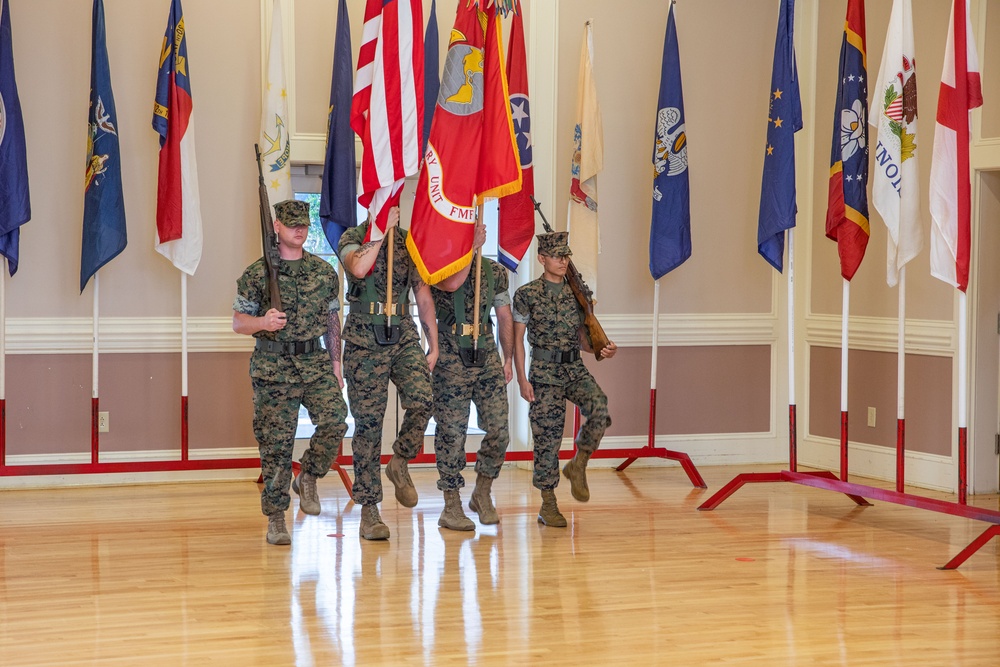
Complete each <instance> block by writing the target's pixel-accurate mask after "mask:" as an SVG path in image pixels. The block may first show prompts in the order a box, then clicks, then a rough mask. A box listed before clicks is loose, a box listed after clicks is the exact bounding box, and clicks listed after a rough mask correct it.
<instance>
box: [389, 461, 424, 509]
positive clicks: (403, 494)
mask: <svg viewBox="0 0 1000 667" xmlns="http://www.w3.org/2000/svg"><path fill="white" fill-rule="evenodd" d="M385 476H386V477H388V478H389V481H390V482H392V485H393V486H395V487H396V500H397V501H398V502H399V504H400V505H402V506H403V507H415V506H416V504H417V489H416V488H415V487H414V486H413V480H411V479H410V472H409V470H407V468H406V459H404V458H403V457H402V456H400V455H399V454H393V455H392V458H391V459H389V463H388V464H387V465H386V466H385Z"/></svg>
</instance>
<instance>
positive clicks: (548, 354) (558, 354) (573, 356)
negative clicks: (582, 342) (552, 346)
mask: <svg viewBox="0 0 1000 667" xmlns="http://www.w3.org/2000/svg"><path fill="white" fill-rule="evenodd" d="M531 358H532V359H538V360H539V361H553V362H555V363H557V364H568V363H570V362H571V361H576V360H577V359H579V358H580V350H541V349H539V348H537V347H535V348H532V350H531Z"/></svg>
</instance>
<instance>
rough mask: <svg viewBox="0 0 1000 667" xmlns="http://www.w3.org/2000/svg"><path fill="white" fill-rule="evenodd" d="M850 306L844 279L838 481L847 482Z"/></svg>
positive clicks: (848, 288) (849, 294) (849, 296)
mask: <svg viewBox="0 0 1000 667" xmlns="http://www.w3.org/2000/svg"><path fill="white" fill-rule="evenodd" d="M850 304H851V281H850V280H848V279H847V278H844V306H843V314H842V316H841V331H840V479H841V481H843V482H846V481H847V324H848V315H849V314H850V312H851V310H850Z"/></svg>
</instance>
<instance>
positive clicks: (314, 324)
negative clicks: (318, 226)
mask: <svg viewBox="0 0 1000 667" xmlns="http://www.w3.org/2000/svg"><path fill="white" fill-rule="evenodd" d="M274 209H275V214H276V219H275V221H274V226H275V234H276V236H277V241H278V244H279V245H278V252H279V254H280V256H281V259H280V260H279V263H278V267H277V269H278V291H279V293H280V295H281V310H280V311H278V310H275V309H274V308H271V307H270V292H269V289H268V283H267V275H266V272H267V269H266V266H265V263H264V259H263V258H261V259H259V260H257V261H256V262H254V263H253V264H251V265H250V266H249V267H247V269H246V270H245V271H244V272H243V275H242V276H240V279H239V280H238V281H237V284H236V292H237V295H236V300H235V301H234V303H233V329H234V331H236V332H237V333H243V334H248V335H252V336H254V337H255V338H256V339H257V342H256V345H255V347H254V351H253V353H252V354H251V356H250V378H251V383H252V385H253V396H254V399H253V400H254V421H253V426H254V435H255V436H256V437H257V444H258V447H259V450H260V464H261V474H262V477H263V480H264V489H263V491H262V492H261V497H260V504H261V511H262V512H263V513H264V514H265V515H266V516H268V519H269V523H268V534H267V541H268V542H269V543H271V544H288V543H290V541H291V540H290V537H289V535H288V531H287V529H286V528H285V525H284V512H285V510H287V509H288V506H289V504H290V502H291V498H290V496H289V493H288V488H289V485H290V484H291V485H292V486H293V488H294V489H295V490H296V492H298V493H299V494H300V496H301V500H300V508H301V509H302V510H303V511H304V512H306V513H307V514H319V513H320V504H319V496H318V494H317V492H316V479H317V478H321V477H323V476H324V475H326V473H327V472H328V471H329V470H330V465H331V464H332V462H333V460H334V458H335V457H336V455H337V452H338V449H339V447H340V443H341V440H342V438H343V437H344V433H345V432H346V431H347V424H346V419H347V405H346V404H345V403H344V397H343V395H342V393H341V390H340V386H341V384H342V380H341V379H340V374H341V371H340V318H339V312H338V311H339V310H340V298H339V291H340V284H339V280H338V279H337V273H336V271H335V270H334V269H333V267H332V266H330V264H328V263H327V262H325V261H323V260H322V259H320V258H318V257H315V256H313V255H311V254H310V253H308V252H305V251H304V250H302V244H303V243H304V242H305V239H306V237H307V235H308V230H309V204H308V203H306V202H300V201H294V200H289V201H284V202H279V203H278V204H276V205H275V207H274ZM324 346H325V348H326V349H324ZM300 404H301V405H303V406H305V408H306V410H308V411H309V416H310V418H311V419H312V422H313V424H315V426H316V431H315V433H313V436H312V438H311V439H310V440H309V448H308V449H307V450H306V451H305V452H304V453H303V454H302V459H301V474H300V475H299V478H298V479H296V480H295V481H294V482H293V480H292V447H293V445H294V442H295V430H296V427H297V426H298V413H299V405H300Z"/></svg>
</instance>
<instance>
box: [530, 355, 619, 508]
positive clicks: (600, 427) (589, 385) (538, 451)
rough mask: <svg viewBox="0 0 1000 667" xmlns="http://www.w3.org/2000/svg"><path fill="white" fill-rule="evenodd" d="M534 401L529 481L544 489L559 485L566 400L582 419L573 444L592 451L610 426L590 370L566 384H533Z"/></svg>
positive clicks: (605, 399) (605, 400) (605, 405)
mask: <svg viewBox="0 0 1000 667" xmlns="http://www.w3.org/2000/svg"><path fill="white" fill-rule="evenodd" d="M532 388H533V389H534V390H535V401H534V403H532V404H531V407H530V408H529V409H528V417H529V419H530V420H531V434H532V436H533V437H534V439H535V454H534V460H535V472H534V475H533V476H532V484H533V485H534V487H535V488H536V489H541V490H543V491H546V490H550V489H554V488H556V487H557V486H559V445H560V443H561V442H562V435H563V429H564V428H565V426H566V401H570V402H571V403H574V404H576V405H577V406H578V407H579V408H580V414H581V415H583V418H584V422H583V425H582V426H581V427H580V431H579V433H577V434H576V446H577V448H578V449H579V450H580V451H581V452H583V453H585V454H593V453H594V452H595V451H597V446H598V445H600V444H601V438H603V437H604V431H605V430H606V429H607V428H608V427H609V426H611V417H610V416H609V415H608V397H607V395H606V394H605V393H604V391H602V390H601V388H600V386H598V384H597V380H595V379H594V376H593V375H591V374H590V373H587V374H586V375H585V376H583V377H581V378H579V379H577V380H574V381H572V382H570V383H569V384H566V385H551V384H536V383H532Z"/></svg>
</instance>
